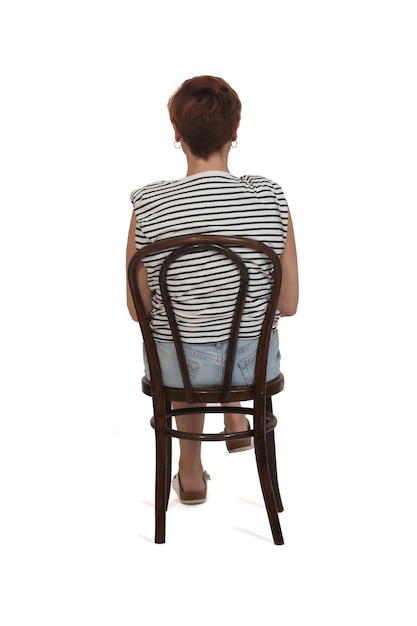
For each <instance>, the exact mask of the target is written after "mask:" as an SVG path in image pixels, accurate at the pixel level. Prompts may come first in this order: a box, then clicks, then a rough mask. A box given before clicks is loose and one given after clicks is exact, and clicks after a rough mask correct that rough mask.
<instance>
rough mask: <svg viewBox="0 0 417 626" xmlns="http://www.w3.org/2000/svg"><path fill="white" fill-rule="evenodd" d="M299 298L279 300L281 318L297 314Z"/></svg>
mask: <svg viewBox="0 0 417 626" xmlns="http://www.w3.org/2000/svg"><path fill="white" fill-rule="evenodd" d="M297 308H298V298H296V299H295V298H294V299H287V300H284V299H282V300H278V311H279V314H280V317H292V316H293V315H295V314H296V313H297Z"/></svg>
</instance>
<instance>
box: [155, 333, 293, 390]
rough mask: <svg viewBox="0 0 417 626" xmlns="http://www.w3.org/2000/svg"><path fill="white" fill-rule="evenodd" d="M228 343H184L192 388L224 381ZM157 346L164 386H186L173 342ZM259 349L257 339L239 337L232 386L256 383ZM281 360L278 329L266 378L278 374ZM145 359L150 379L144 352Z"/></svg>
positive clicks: (217, 384) (271, 342)
mask: <svg viewBox="0 0 417 626" xmlns="http://www.w3.org/2000/svg"><path fill="white" fill-rule="evenodd" d="M228 343H229V342H228V341H219V342H217V343H204V344H192V343H188V344H186V343H185V344H183V346H184V353H185V358H186V360H187V366H188V371H189V373H190V379H191V385H192V386H193V387H202V388H204V387H212V386H219V385H221V384H222V382H223V375H224V369H225V364H226V355H227V346H228ZM156 349H157V352H158V357H159V363H160V366H161V371H162V380H163V383H164V385H165V386H166V387H173V388H177V389H182V388H183V386H184V385H183V382H182V377H181V372H180V368H179V364H178V360H177V353H176V351H175V346H174V344H173V343H172V342H167V341H157V342H156ZM257 350H258V338H255V339H238V341H237V348H236V357H235V363H234V367H233V376H232V385H236V386H240V385H253V383H254V377H255V364H256V355H257ZM280 361H281V354H280V351H279V339H278V330H277V329H274V330H273V331H272V333H271V340H270V343H269V351H268V365H267V371H266V380H267V381H270V380H273V379H274V378H276V377H277V376H278V375H279V373H280ZM144 362H145V374H146V376H147V378H150V375H149V367H148V360H147V358H146V354H144Z"/></svg>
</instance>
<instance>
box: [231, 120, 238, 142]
mask: <svg viewBox="0 0 417 626" xmlns="http://www.w3.org/2000/svg"><path fill="white" fill-rule="evenodd" d="M239 124H240V120H239V121H238V123H237V124H236V128H235V132H234V133H233V135H232V141H236V140H237V129H238V128H239Z"/></svg>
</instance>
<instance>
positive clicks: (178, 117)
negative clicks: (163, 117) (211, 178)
mask: <svg viewBox="0 0 417 626" xmlns="http://www.w3.org/2000/svg"><path fill="white" fill-rule="evenodd" d="M241 109H242V105H241V102H240V100H239V96H238V95H237V93H236V92H235V91H234V89H232V88H231V86H230V85H229V84H228V83H227V82H226V81H225V80H223V79H222V78H218V77H216V76H195V77H194V78H189V79H188V80H186V81H184V82H183V83H182V85H181V86H180V87H179V88H178V89H177V91H175V93H173V95H172V96H171V98H170V99H169V102H168V111H169V117H170V119H171V122H172V123H173V124H174V125H175V127H176V129H177V131H178V133H179V134H180V135H181V137H182V139H183V140H184V142H185V143H186V144H187V145H188V146H189V148H190V150H191V152H192V154H194V155H195V156H197V157H201V158H203V159H207V158H208V157H209V156H210V155H212V154H213V153H215V152H219V151H220V150H221V149H222V148H223V146H224V145H225V144H226V143H228V142H229V141H232V138H233V136H234V133H235V132H236V128H237V126H238V124H239V121H240V112H241Z"/></svg>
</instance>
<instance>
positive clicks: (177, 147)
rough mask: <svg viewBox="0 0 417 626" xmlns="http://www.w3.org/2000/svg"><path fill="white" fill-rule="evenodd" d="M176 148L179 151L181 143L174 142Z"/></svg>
mask: <svg viewBox="0 0 417 626" xmlns="http://www.w3.org/2000/svg"><path fill="white" fill-rule="evenodd" d="M174 148H175V149H176V150H179V149H180V148H181V141H174Z"/></svg>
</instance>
